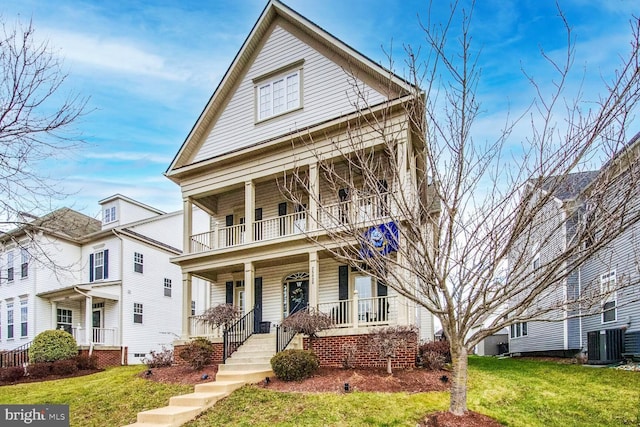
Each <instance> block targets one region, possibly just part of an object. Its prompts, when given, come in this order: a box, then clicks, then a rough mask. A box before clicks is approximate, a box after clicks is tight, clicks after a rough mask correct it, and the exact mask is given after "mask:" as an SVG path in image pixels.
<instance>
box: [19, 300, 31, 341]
mask: <svg viewBox="0 0 640 427" xmlns="http://www.w3.org/2000/svg"><path fill="white" fill-rule="evenodd" d="M28 304H29V301H27V300H26V299H23V300H21V301H20V336H21V337H26V336H27V332H28V330H27V323H28V320H27V319H28V317H29V305H28Z"/></svg>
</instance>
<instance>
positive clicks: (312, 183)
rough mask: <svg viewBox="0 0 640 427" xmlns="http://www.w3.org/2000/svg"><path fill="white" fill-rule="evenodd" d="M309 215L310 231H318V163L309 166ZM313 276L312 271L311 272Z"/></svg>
mask: <svg viewBox="0 0 640 427" xmlns="http://www.w3.org/2000/svg"><path fill="white" fill-rule="evenodd" d="M309 190H310V192H311V194H310V195H309V214H308V215H307V221H309V230H317V229H318V221H319V220H320V218H319V217H318V202H317V199H318V198H319V196H320V176H319V174H318V163H317V162H315V163H311V164H310V165H309ZM309 274H311V270H309Z"/></svg>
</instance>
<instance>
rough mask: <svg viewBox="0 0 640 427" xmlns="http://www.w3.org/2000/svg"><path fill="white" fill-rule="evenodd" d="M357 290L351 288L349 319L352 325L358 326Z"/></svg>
mask: <svg viewBox="0 0 640 427" xmlns="http://www.w3.org/2000/svg"><path fill="white" fill-rule="evenodd" d="M358 311H359V310H358V290H357V289H354V290H353V301H352V305H351V321H352V323H353V327H354V328H357V327H358V322H359V321H360V313H359V312H358Z"/></svg>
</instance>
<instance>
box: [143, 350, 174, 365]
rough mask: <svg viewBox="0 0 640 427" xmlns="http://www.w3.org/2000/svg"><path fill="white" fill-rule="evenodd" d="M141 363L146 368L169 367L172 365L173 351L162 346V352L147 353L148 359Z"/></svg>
mask: <svg viewBox="0 0 640 427" xmlns="http://www.w3.org/2000/svg"><path fill="white" fill-rule="evenodd" d="M142 363H144V364H145V365H147V367H148V368H160V367H162V366H171V365H172V364H173V350H171V349H168V348H166V347H165V346H162V350H160V351H155V350H151V351H150V352H149V357H145V358H143V359H142Z"/></svg>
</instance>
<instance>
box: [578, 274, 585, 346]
mask: <svg viewBox="0 0 640 427" xmlns="http://www.w3.org/2000/svg"><path fill="white" fill-rule="evenodd" d="M581 297H582V266H579V267H578V298H581ZM579 301H580V300H579V299H578V331H579V334H580V350H582V349H583V348H584V343H583V341H582V303H580V302H579Z"/></svg>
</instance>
